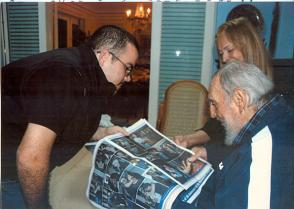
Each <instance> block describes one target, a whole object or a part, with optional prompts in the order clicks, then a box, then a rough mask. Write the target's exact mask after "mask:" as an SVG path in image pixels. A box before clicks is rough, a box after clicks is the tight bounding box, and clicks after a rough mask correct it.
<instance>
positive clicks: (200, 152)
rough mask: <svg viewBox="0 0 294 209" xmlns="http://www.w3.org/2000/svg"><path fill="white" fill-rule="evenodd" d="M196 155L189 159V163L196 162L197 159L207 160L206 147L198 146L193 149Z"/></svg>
mask: <svg viewBox="0 0 294 209" xmlns="http://www.w3.org/2000/svg"><path fill="white" fill-rule="evenodd" d="M192 151H193V152H194V155H193V156H191V157H189V158H188V161H190V162H194V161H195V160H196V159H197V158H202V159H204V160H207V152H206V149H205V147H201V146H196V147H193V148H192Z"/></svg>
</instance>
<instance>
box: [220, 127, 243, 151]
mask: <svg viewBox="0 0 294 209" xmlns="http://www.w3.org/2000/svg"><path fill="white" fill-rule="evenodd" d="M234 123H235V124H236V123H237V127H241V126H240V122H239V121H234ZM222 125H223V126H224V128H225V131H226V136H225V145H228V146H230V145H232V144H233V142H234V140H235V138H236V136H237V135H238V133H239V132H240V129H238V130H236V129H234V128H233V127H232V126H230V125H229V124H228V123H227V122H226V121H222ZM235 127H236V126H235Z"/></svg>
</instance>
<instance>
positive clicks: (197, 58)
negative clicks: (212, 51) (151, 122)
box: [159, 2, 206, 101]
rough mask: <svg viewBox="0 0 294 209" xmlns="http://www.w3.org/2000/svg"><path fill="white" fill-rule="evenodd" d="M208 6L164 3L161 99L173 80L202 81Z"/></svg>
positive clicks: (160, 99)
mask: <svg viewBox="0 0 294 209" xmlns="http://www.w3.org/2000/svg"><path fill="white" fill-rule="evenodd" d="M205 9H206V4H205V3H170V2H164V3H163V7H162V33H161V53H160V74H159V101H162V99H163V97H164V93H165V90H166V89H167V87H168V86H169V85H170V84H171V83H173V82H175V81H177V80H195V81H200V80H201V66H202V52H203V40H204V26H205Z"/></svg>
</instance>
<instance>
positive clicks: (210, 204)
mask: <svg viewBox="0 0 294 209" xmlns="http://www.w3.org/2000/svg"><path fill="white" fill-rule="evenodd" d="M272 89H273V83H272V81H270V80H269V79H268V78H267V77H266V76H265V75H264V74H263V73H262V71H261V70H260V69H258V68H257V67H256V66H254V65H251V64H247V63H243V62H239V61H232V62H230V63H228V64H227V65H225V66H224V67H223V68H221V69H220V70H219V71H218V72H217V73H216V75H215V76H214V77H213V79H212V81H211V84H210V88H209V101H210V111H211V116H212V117H214V118H217V119H218V120H220V121H221V122H222V123H223V125H224V127H225V129H226V139H225V143H226V144H227V145H230V146H233V147H234V150H233V151H232V152H231V153H230V154H229V155H228V156H227V157H226V158H225V159H224V160H223V161H222V162H221V163H220V164H219V166H218V168H217V169H216V171H215V173H214V174H213V176H212V177H211V178H210V179H209V181H208V182H207V184H206V185H205V187H204V188H203V190H202V192H201V194H200V196H199V197H198V199H197V200H196V201H195V202H194V203H193V204H185V203H183V202H181V201H180V200H177V201H176V202H175V203H174V205H173V208H182V209H185V208H197V209H198V208H199V209H200V208H201V209H236V208H238V209H245V208H247V209H251V208H258V209H290V208H294V201H293V200H294V161H293V157H294V110H293V107H289V106H288V105H287V104H286V102H285V100H284V98H283V96H282V95H273V94H272ZM196 157H197V155H195V156H194V157H192V158H191V159H189V160H190V161H191V160H194V159H193V158H196Z"/></svg>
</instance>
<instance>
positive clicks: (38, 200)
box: [17, 123, 56, 209]
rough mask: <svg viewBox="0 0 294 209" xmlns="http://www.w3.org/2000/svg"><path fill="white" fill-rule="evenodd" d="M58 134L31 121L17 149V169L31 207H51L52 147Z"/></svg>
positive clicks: (38, 208)
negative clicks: (49, 178) (48, 186)
mask: <svg viewBox="0 0 294 209" xmlns="http://www.w3.org/2000/svg"><path fill="white" fill-rule="evenodd" d="M55 138H56V134H55V133H54V132H53V131H52V130H50V129H48V128H46V127H44V126H40V125H37V124H32V123H29V124H28V127H27V129H26V131H25V134H24V136H23V138H22V141H21V143H20V145H19V147H18V150H17V170H18V176H19V180H20V183H21V187H22V190H23V193H24V196H25V200H26V203H27V206H28V208H29V209H49V208H51V207H50V205H49V201H48V196H47V190H48V188H47V183H48V182H47V181H48V172H49V163H50V154H51V149H52V146H53V144H54V141H55Z"/></svg>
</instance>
